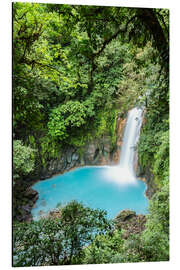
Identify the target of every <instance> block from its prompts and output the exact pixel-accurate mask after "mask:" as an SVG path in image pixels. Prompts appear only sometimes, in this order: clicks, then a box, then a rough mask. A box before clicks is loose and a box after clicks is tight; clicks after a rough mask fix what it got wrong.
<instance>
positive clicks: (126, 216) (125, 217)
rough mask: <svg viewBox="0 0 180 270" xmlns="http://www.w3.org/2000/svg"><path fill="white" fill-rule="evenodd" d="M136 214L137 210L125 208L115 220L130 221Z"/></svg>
mask: <svg viewBox="0 0 180 270" xmlns="http://www.w3.org/2000/svg"><path fill="white" fill-rule="evenodd" d="M135 216H136V212H135V211H132V210H128V209H127V210H123V211H121V212H120V213H119V214H118V215H117V216H116V218H115V220H116V221H117V222H118V223H119V222H126V221H129V220H130V219H131V218H133V217H135Z"/></svg>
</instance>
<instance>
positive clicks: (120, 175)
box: [108, 107, 143, 185]
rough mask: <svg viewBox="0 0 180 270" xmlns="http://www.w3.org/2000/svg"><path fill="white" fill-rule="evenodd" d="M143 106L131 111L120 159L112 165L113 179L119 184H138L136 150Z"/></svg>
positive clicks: (110, 172)
mask: <svg viewBox="0 0 180 270" xmlns="http://www.w3.org/2000/svg"><path fill="white" fill-rule="evenodd" d="M142 115H143V108H138V107H135V108H133V109H132V110H130V111H129V113H128V117H127V122H126V126H125V130H124V135H123V141H122V147H121V152H120V161H119V164H118V166H115V167H111V171H109V173H108V174H111V177H112V178H111V179H112V181H115V182H117V183H118V184H123V185H127V184H136V183H137V181H136V175H135V172H134V161H135V151H136V146H137V143H138V139H139V135H140V129H141V125H142Z"/></svg>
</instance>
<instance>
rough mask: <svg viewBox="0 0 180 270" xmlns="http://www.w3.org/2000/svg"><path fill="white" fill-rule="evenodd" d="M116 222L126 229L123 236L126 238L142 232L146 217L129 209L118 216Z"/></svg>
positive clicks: (119, 226) (117, 225)
mask: <svg viewBox="0 0 180 270" xmlns="http://www.w3.org/2000/svg"><path fill="white" fill-rule="evenodd" d="M115 222H116V227H117V228H121V229H123V230H124V233H123V237H124V238H125V239H126V238H128V237H129V235H130V234H134V233H140V232H142V231H143V230H144V229H145V223H146V217H145V215H137V214H136V212H134V211H131V210H128V209H127V210H123V211H121V212H120V213H119V214H118V215H117V216H116V218H115Z"/></svg>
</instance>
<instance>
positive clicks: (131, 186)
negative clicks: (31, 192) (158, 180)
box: [32, 166, 148, 219]
mask: <svg viewBox="0 0 180 270" xmlns="http://www.w3.org/2000/svg"><path fill="white" fill-rule="evenodd" d="M114 169H115V170H114V171H113V167H108V166H99V167H83V168H77V169H74V170H72V171H70V172H67V173H64V174H62V175H58V176H55V177H53V178H51V179H47V180H44V181H40V182H38V183H36V184H35V185H34V186H33V189H35V190H36V191H38V193H39V199H38V200H37V202H36V206H35V208H34V209H33V210H32V215H33V218H34V219H38V218H39V217H40V216H41V215H43V214H46V213H48V211H50V210H52V209H54V208H56V206H57V204H58V203H60V204H61V205H62V206H63V205H65V204H67V203H68V202H70V201H72V200H77V201H79V202H82V203H84V205H86V206H89V207H91V208H93V209H97V208H98V209H103V210H106V211H107V217H108V218H110V219H111V218H114V217H115V216H116V215H117V214H118V213H119V212H120V211H121V210H123V209H131V210H134V211H136V213H137V214H146V213H147V207H148V200H147V198H146V197H145V189H146V185H145V183H144V182H142V181H140V180H137V179H135V180H133V181H132V182H131V181H122V177H121V179H120V176H119V169H118V167H116V168H114Z"/></svg>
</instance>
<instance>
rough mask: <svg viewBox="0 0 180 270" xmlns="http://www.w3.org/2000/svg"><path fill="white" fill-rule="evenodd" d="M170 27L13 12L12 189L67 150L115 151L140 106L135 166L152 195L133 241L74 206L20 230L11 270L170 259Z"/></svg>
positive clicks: (141, 14)
mask: <svg viewBox="0 0 180 270" xmlns="http://www.w3.org/2000/svg"><path fill="white" fill-rule="evenodd" d="M168 27H169V21H168V10H163V9H143V8H139V9H136V8H120V7H97V6H96V7H94V6H76V5H72V6H70V5H56V4H31V3H18V2H17V3H14V4H13V139H14V143H13V169H14V170H13V172H14V175H13V180H14V187H15V188H16V186H17V185H22V186H23V185H25V184H26V183H27V180H28V178H29V177H30V176H31V178H32V175H33V173H34V172H35V171H37V170H39V171H41V169H42V168H43V167H45V166H46V162H47V160H50V159H54V158H56V157H57V155H58V154H59V153H61V152H62V151H63V149H64V147H65V146H67V145H69V146H73V147H76V148H78V149H79V150H82V147H83V146H84V145H85V144H86V143H87V142H88V141H91V140H93V138H99V139H101V138H102V137H103V136H104V134H108V135H109V136H111V138H112V144H115V143H116V126H115V125H116V118H117V116H118V115H119V116H121V117H124V116H125V115H126V113H127V111H128V110H129V109H130V108H131V107H133V106H135V105H144V106H145V111H146V115H145V123H144V125H143V128H142V132H141V137H140V142H139V146H138V152H139V162H140V165H141V168H142V170H143V172H144V173H145V174H146V173H147V171H148V172H149V174H150V175H151V178H152V179H153V183H154V184H153V185H154V186H155V190H156V192H155V193H154V194H153V196H152V197H151V199H150V203H149V204H150V206H149V214H148V215H147V222H146V228H145V230H144V231H143V232H141V233H140V234H131V235H129V236H128V238H127V239H124V238H123V236H122V231H121V229H120V228H117V227H116V225H115V224H112V223H111V222H110V221H108V220H107V219H106V216H105V213H103V212H101V211H98V210H97V211H93V210H91V209H89V208H86V207H84V206H83V205H81V204H77V203H76V202H72V203H70V204H69V205H67V206H66V207H65V208H62V209H60V210H59V211H60V213H61V214H60V216H58V217H56V218H50V217H49V218H46V219H42V220H40V221H33V222H30V223H20V224H19V223H16V222H15V223H14V255H15V259H14V265H15V266H25V265H26V266H30V265H57V264H79V263H118V262H136V261H159V260H168V259H169V211H168V209H169V201H168V200H169V195H168V194H169V192H168V186H169V133H168V131H169V111H168V109H169V85H168V76H169V71H168V64H169V63H168V61H169V57H168V32H169V31H168ZM14 190H16V189H14ZM79 217H80V218H79ZM84 247H86V248H84Z"/></svg>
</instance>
